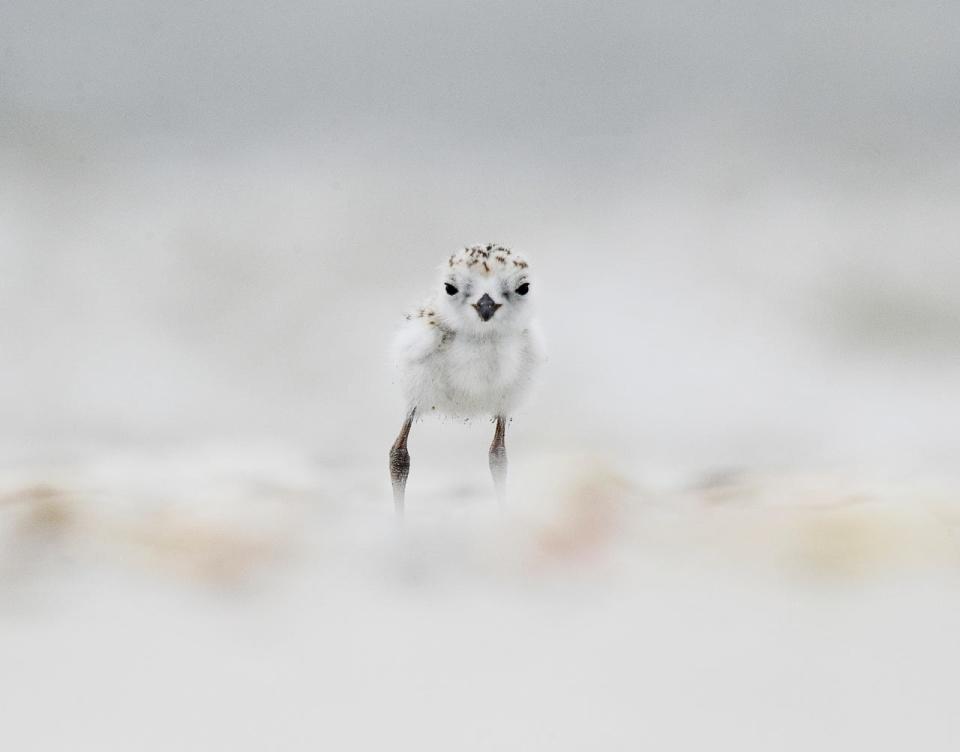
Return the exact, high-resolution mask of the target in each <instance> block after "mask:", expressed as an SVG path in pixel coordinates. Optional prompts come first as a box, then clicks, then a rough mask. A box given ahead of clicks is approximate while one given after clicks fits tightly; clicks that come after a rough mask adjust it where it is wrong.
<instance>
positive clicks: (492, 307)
mask: <svg viewBox="0 0 960 752" xmlns="http://www.w3.org/2000/svg"><path fill="white" fill-rule="evenodd" d="M500 305H501V304H500V303H494V302H493V298H491V297H490V296H489V295H487V294H486V293H484V294H483V297H482V298H480V300H478V301H477V302H476V303H474V304H473V307H474V308H476V309H477V313H478V314H480V318H482V319H483V320H484V321H489V320H490V319H492V318H493V314H495V313H496V312H497V309H498V308H499V307H500Z"/></svg>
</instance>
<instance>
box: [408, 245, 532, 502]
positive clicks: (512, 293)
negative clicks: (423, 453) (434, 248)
mask: <svg viewBox="0 0 960 752" xmlns="http://www.w3.org/2000/svg"><path fill="white" fill-rule="evenodd" d="M535 298H536V294H535V292H534V288H533V284H532V281H531V275H530V265H529V264H528V263H527V261H526V259H524V258H523V257H522V256H521V255H520V254H518V253H514V252H513V251H511V250H510V249H508V248H504V247H503V246H499V245H495V244H492V243H491V244H488V245H477V246H471V247H468V248H464V249H463V250H462V251H460V252H459V253H455V254H453V255H452V256H450V258H449V259H447V261H446V262H445V263H444V264H443V267H442V271H441V277H440V280H439V281H438V284H437V288H436V290H435V291H434V294H433V295H432V296H431V298H430V299H429V300H428V301H427V302H426V303H425V304H424V305H423V306H422V307H421V308H419V309H418V310H417V311H415V312H413V313H410V314H408V315H407V317H406V320H405V322H404V324H403V326H402V327H401V328H400V330H399V331H398V332H397V335H396V337H395V339H394V343H393V356H394V361H395V363H396V365H397V368H398V371H399V374H400V382H401V386H402V388H403V393H404V397H405V398H406V403H407V411H406V418H405V420H404V423H403V427H402V428H401V429H400V435H399V436H397V440H396V441H395V442H394V444H393V446H392V447H391V448H390V479H391V482H392V483H393V497H394V503H395V505H396V507H397V511H398V512H402V511H403V504H404V492H405V489H406V482H407V476H408V475H409V473H410V454H409V452H408V451H407V438H408V436H409V435H410V428H411V426H412V424H413V420H414V417H415V416H416V415H418V414H420V415H423V414H425V413H432V412H438V413H440V414H442V415H447V416H452V417H472V416H476V415H488V416H490V417H491V418H493V419H494V421H495V422H496V428H495V430H494V437H493V443H492V444H491V445H490V452H489V461H490V473H491V475H492V476H493V481H494V486H495V488H496V491H497V497H498V498H499V499H500V500H501V501H502V500H503V498H504V494H505V487H506V474H507V451H506V443H505V439H506V428H507V422H508V420H509V418H510V415H511V414H512V412H513V410H514V409H515V408H516V407H517V405H518V404H519V402H520V400H521V398H522V397H523V396H524V394H525V393H526V391H527V388H528V386H529V385H530V383H531V380H532V378H533V375H534V372H535V371H536V369H537V366H538V365H539V364H540V363H541V362H542V360H543V348H542V345H541V339H540V334H539V327H538V325H537V323H536V320H535V319H534V300H535Z"/></svg>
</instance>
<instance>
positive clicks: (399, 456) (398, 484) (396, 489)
mask: <svg viewBox="0 0 960 752" xmlns="http://www.w3.org/2000/svg"><path fill="white" fill-rule="evenodd" d="M416 412H417V409H416V408H413V410H411V411H410V414H409V415H407V419H406V420H405V421H404V422H403V428H401V429H400V435H399V436H397V440H396V441H395V442H393V446H392V447H390V482H391V483H393V505H394V507H395V508H396V510H397V514H403V496H404V492H405V491H406V488H407V476H408V475H410V453H409V452H408V451H407V437H408V436H409V435H410V426H412V425H413V415H414V413H416Z"/></svg>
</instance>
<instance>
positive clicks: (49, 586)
mask: <svg viewBox="0 0 960 752" xmlns="http://www.w3.org/2000/svg"><path fill="white" fill-rule="evenodd" d="M515 455H518V456H516V457H515V458H514V462H513V465H514V467H513V484H512V485H513V494H512V495H513V498H512V500H511V503H510V505H509V508H507V509H506V510H504V511H503V512H498V511H497V508H496V506H495V502H494V501H493V500H492V498H490V497H491V495H492V494H491V493H490V491H489V488H488V487H487V483H486V479H485V477H484V475H483V472H482V467H480V466H479V465H478V466H476V467H474V470H475V472H474V474H473V475H469V476H467V477H466V478H464V477H463V473H462V472H461V473H459V474H458V475H455V474H454V471H453V470H452V469H451V470H448V471H441V470H439V469H438V468H437V466H436V464H435V463H431V462H430V461H429V460H428V459H426V458H425V459H423V460H421V462H420V467H421V472H420V474H419V476H417V475H414V476H412V477H413V478H414V479H416V480H415V481H412V482H411V498H410V505H409V512H408V515H407V517H406V520H405V521H404V523H403V524H397V521H396V520H395V518H394V516H393V512H392V508H391V503H390V501H389V494H388V492H387V484H386V479H385V477H384V473H383V472H382V471H383V470H384V468H382V467H380V466H376V467H374V466H373V465H370V466H367V465H366V464H364V463H360V464H358V465H357V466H350V465H344V464H343V463H339V465H338V466H333V465H330V466H326V465H325V464H324V463H322V462H320V461H318V460H315V459H311V458H310V456H309V455H308V454H306V453H304V452H300V451H298V450H296V449H291V448H289V447H278V446H264V445H259V446H249V445H248V446H239V447H238V446H227V445H219V446H218V445H207V446H200V447H195V448H192V449H190V450H189V451H188V450H185V449H179V450H177V451H156V450H154V451H149V452H147V451H139V452H116V451H107V450H101V451H96V452H94V451H91V452H89V453H87V454H86V455H85V456H83V457H77V458H74V459H71V460H70V461H62V462H58V463H52V462H48V463H44V464H20V465H16V466H8V467H7V468H5V470H4V475H3V477H2V494H3V495H2V501H0V535H2V541H0V542H2V545H0V677H2V678H0V707H2V708H3V719H4V721H3V726H2V729H0V738H2V739H3V745H2V746H3V748H4V749H11V750H14V749H16V750H32V749H38V750H65V749H69V750H98V752H102V751H103V750H174V749H175V750H204V751H207V750H214V749H229V750H266V749H270V750H274V749H276V750H326V749H329V750H347V749H384V748H389V749H411V750H427V749H429V750H514V749H515V750H533V749H538V750H539V749H543V750H637V749H644V748H651V749H705V748H710V749H731V750H743V749H756V750H770V749H777V750H788V749H797V750H809V749H838V750H851V749H874V750H876V749H890V750H900V749H908V748H909V749H923V750H934V749H952V748H953V744H954V742H955V740H956V738H957V732H958V731H960V729H958V725H960V721H958V716H957V714H956V705H955V703H956V692H955V683H956V677H957V676H958V675H960V651H958V649H957V634H958V633H960V596H958V586H960V541H958V539H957V531H958V526H960V493H958V489H960V484H957V483H955V482H954V481H952V480H950V479H944V478H931V477H924V478H922V477H917V476H913V477H901V478H896V477H891V475H890V473H887V474H886V475H884V474H882V473H879V472H876V471H875V472H872V473H865V472H857V473H854V472H852V471H851V472H846V473H841V472H837V471H832V472H820V473H809V474H805V475H798V474H795V473H792V474H787V473H779V474H778V473H771V472H768V473H759V472H757V473H752V472H731V473H727V474H718V475H714V476H712V477H710V476H702V475H700V476H698V475H697V474H696V473H691V472H690V471H687V470H684V471H670V472H667V471H666V470H665V469H663V468H661V471H660V472H659V473H654V472H652V471H651V469H650V468H644V469H642V470H641V469H638V468H637V467H631V466H630V463H623V462H622V461H619V462H611V461H608V460H604V459H603V458H597V457H588V456H583V455H579V454H574V455H549V456H544V457H540V458H538V457H535V456H525V455H524V454H523V453H522V452H515ZM431 464H433V467H432V468H431ZM415 467H416V454H415ZM471 467H473V466H471ZM655 476H656V477H655Z"/></svg>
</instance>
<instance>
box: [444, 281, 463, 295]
mask: <svg viewBox="0 0 960 752" xmlns="http://www.w3.org/2000/svg"><path fill="white" fill-rule="evenodd" d="M444 289H445V290H446V291H447V295H456V294H457V293H458V292H460V291H459V290H458V289H457V288H456V287H454V286H453V285H451V284H450V283H449V282H448V283H447V284H446V285H444Z"/></svg>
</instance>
